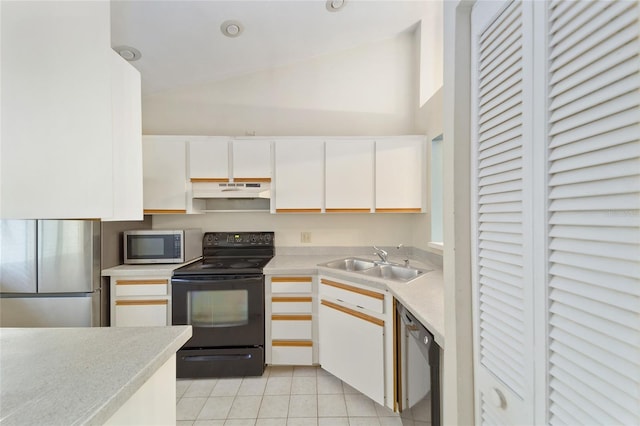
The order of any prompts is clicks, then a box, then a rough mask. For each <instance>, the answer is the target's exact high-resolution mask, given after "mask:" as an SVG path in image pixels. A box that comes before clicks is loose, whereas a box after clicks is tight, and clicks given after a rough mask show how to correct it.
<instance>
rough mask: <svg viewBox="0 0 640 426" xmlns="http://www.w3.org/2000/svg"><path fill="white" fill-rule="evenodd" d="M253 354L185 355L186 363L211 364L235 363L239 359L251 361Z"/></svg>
mask: <svg viewBox="0 0 640 426" xmlns="http://www.w3.org/2000/svg"><path fill="white" fill-rule="evenodd" d="M251 358H253V356H252V355H251V354H225V355H184V356H183V357H182V360H183V361H186V362H211V361H235V360H239V359H251Z"/></svg>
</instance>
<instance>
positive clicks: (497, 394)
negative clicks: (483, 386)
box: [490, 388, 507, 410]
mask: <svg viewBox="0 0 640 426" xmlns="http://www.w3.org/2000/svg"><path fill="white" fill-rule="evenodd" d="M490 398H491V402H492V403H493V405H495V406H496V407H497V408H501V409H503V410H504V409H505V408H507V400H506V398H505V397H504V394H503V393H502V392H501V391H500V390H499V389H497V388H493V389H491V395H490Z"/></svg>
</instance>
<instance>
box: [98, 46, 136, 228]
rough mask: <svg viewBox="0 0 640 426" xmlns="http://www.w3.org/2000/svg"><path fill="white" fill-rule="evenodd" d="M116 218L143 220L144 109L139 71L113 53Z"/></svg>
mask: <svg viewBox="0 0 640 426" xmlns="http://www.w3.org/2000/svg"><path fill="white" fill-rule="evenodd" d="M111 72H112V75H111V77H112V79H111V83H112V88H111V94H112V101H113V104H112V113H113V117H112V118H113V204H114V206H113V216H110V217H103V219H102V220H142V219H143V215H142V209H143V207H142V197H143V195H142V109H141V108H142V107H141V89H140V72H139V71H138V70H136V69H135V68H134V67H133V66H131V64H129V63H128V62H127V61H125V60H124V59H123V58H122V57H121V56H120V55H118V54H117V53H116V52H114V51H113V50H111Z"/></svg>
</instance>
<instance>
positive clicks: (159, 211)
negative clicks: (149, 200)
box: [144, 209, 187, 214]
mask: <svg viewBox="0 0 640 426" xmlns="http://www.w3.org/2000/svg"><path fill="white" fill-rule="evenodd" d="M186 213H187V210H181V209H173V210H171V209H144V214H186Z"/></svg>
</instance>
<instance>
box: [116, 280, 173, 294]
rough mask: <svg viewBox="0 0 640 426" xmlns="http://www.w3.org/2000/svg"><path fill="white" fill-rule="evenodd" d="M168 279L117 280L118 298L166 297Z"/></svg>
mask: <svg viewBox="0 0 640 426" xmlns="http://www.w3.org/2000/svg"><path fill="white" fill-rule="evenodd" d="M168 289H169V280H168V279H139V280H116V294H115V295H116V296H164V295H165V294H168V293H167V292H168Z"/></svg>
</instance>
